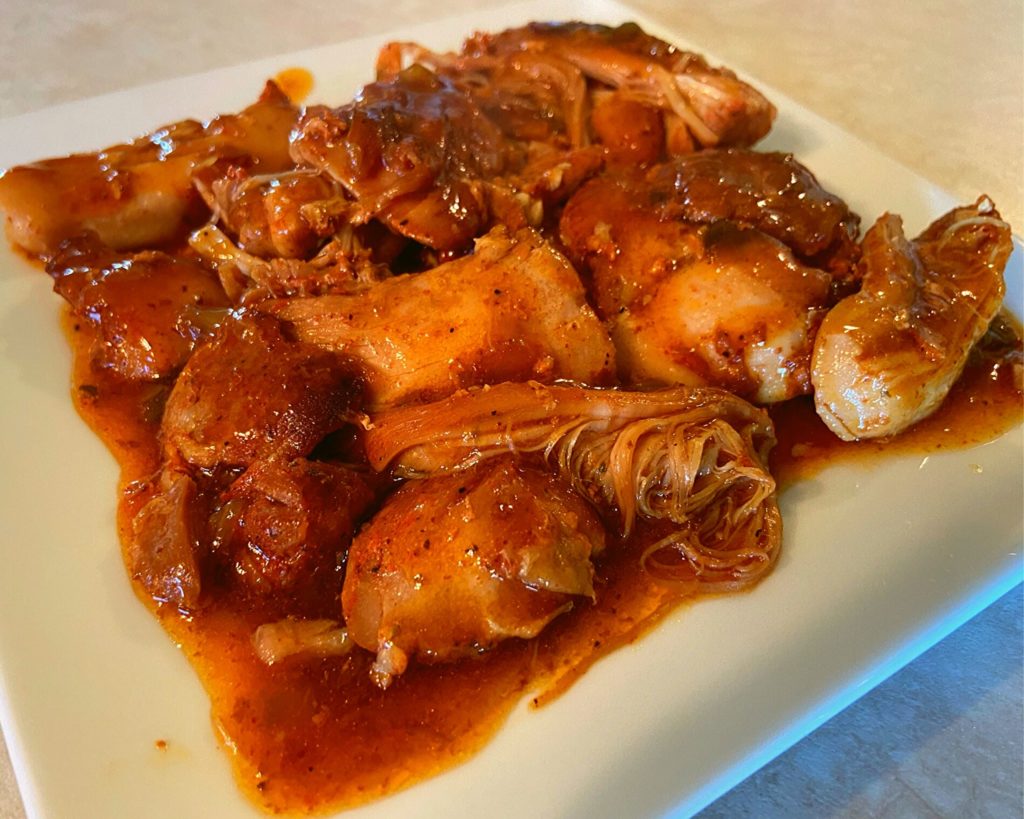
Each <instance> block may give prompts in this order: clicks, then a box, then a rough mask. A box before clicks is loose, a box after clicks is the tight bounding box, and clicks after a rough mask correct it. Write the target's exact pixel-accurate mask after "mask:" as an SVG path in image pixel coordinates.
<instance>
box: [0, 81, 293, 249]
mask: <svg viewBox="0 0 1024 819" xmlns="http://www.w3.org/2000/svg"><path fill="white" fill-rule="evenodd" d="M297 115H298V109H296V108H295V106H293V105H292V104H291V103H290V102H289V101H288V98H287V97H286V96H285V95H284V94H282V93H281V91H280V90H278V88H277V86H275V85H274V84H273V83H267V86H266V88H265V89H264V91H263V94H262V95H261V97H260V99H259V101H257V102H256V103H255V104H253V105H251V106H249V107H248V108H246V109H245V110H244V111H242V112H241V113H239V114H234V115H225V116H220V117H215V118H214V119H212V120H210V121H209V122H208V123H206V124H203V123H199V122H194V121H191V120H188V121H184V122H179V123H175V124H174V125H169V126H167V127H165V128H161V129H160V130H158V131H154V132H153V133H152V134H149V135H148V136H145V137H141V138H139V139H137V140H135V141H133V142H130V143H127V144H125V145H115V146H113V147H111V148H107V149H106V150H104V151H100V152H99V153H95V154H76V155H74V156H68V157H62V158H60V159H48V160H45V161H42V162H34V163H32V164H30V165H20V166H18V167H16V168H11V169H10V170H8V171H6V172H5V173H4V174H3V176H0V209H2V210H4V211H5V212H6V214H7V233H8V236H9V237H10V239H11V241H12V242H14V243H15V244H16V245H19V246H21V247H22V248H24V249H25V250H26V251H28V252H29V253H33V254H37V255H41V256H46V255H49V254H51V253H53V252H54V251H55V250H56V248H57V246H58V244H60V242H61V241H62V240H64V239H67V238H69V237H71V236H75V235H78V234H80V233H82V232H83V231H86V230H91V231H93V232H95V233H96V234H97V235H98V236H99V238H100V240H101V241H102V242H103V243H104V244H106V245H109V246H110V247H113V248H116V249H119V250H126V249H134V248H141V247H146V246H150V247H151V246H153V245H158V244H161V243H163V242H167V241H170V240H172V239H175V238H177V237H180V236H181V235H182V234H183V233H184V231H185V230H187V229H188V228H189V227H194V226H196V225H197V224H199V223H201V222H202V221H203V219H204V218H205V217H206V216H207V211H206V208H205V207H204V205H203V202H202V200H201V199H200V197H199V195H198V193H196V191H195V190H194V188H193V187H192V174H193V172H194V171H195V170H196V169H198V168H200V167H202V166H203V165H206V164H208V163H212V162H214V161H216V160H217V159H218V158H222V157H238V158H242V159H244V161H245V162H247V163H248V164H250V165H251V166H252V167H253V168H258V169H259V172H260V173H271V172H275V171H280V170H284V169H285V168H289V167H291V165H292V162H291V158H290V157H289V155H288V135H289V133H290V131H291V129H292V126H293V125H294V124H295V119H296V117H297Z"/></svg>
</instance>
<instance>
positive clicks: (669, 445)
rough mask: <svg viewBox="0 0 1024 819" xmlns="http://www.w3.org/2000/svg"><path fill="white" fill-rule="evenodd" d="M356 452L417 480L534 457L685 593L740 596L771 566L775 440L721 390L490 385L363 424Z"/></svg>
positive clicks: (762, 418)
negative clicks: (361, 447)
mask: <svg viewBox="0 0 1024 819" xmlns="http://www.w3.org/2000/svg"><path fill="white" fill-rule="evenodd" d="M365 443H366V454H367V457H368V458H369V461H370V464H371V465H372V466H373V467H374V468H375V469H378V470H383V469H386V468H390V469H391V470H392V472H393V473H394V474H396V475H400V476H403V477H408V478H420V479H423V478H430V479H434V478H436V476H438V475H453V476H454V475H458V474H459V473H460V472H461V471H462V470H464V469H469V468H472V467H475V465H477V464H480V463H484V462H487V461H488V460H490V459H492V458H502V457H504V456H506V455H507V454H508V453H509V452H515V453H517V454H518V455H519V456H520V457H530V456H533V457H540V458H541V459H542V462H543V463H544V464H545V465H546V466H547V468H548V469H550V470H551V471H552V472H554V473H555V474H557V475H558V476H559V477H561V478H562V479H563V480H565V481H568V482H569V483H570V484H571V485H572V487H573V488H574V489H575V490H576V491H577V492H578V493H579V494H580V495H581V496H583V497H585V498H587V499H588V500H590V502H591V503H592V504H593V505H594V507H595V508H597V509H599V510H601V511H602V512H603V513H604V514H605V515H607V516H609V517H610V518H612V519H616V518H617V519H618V523H619V527H620V532H621V534H622V536H623V537H624V538H626V539H627V540H628V539H629V538H630V537H631V536H633V535H634V533H636V534H638V535H640V534H641V530H642V529H646V532H644V533H643V537H641V538H640V541H639V543H637V544H633V543H632V542H630V544H629V545H637V546H642V547H643V553H642V555H641V557H640V559H641V560H642V562H643V563H644V564H645V566H646V567H647V568H648V570H649V571H651V572H652V573H653V574H655V576H657V577H660V578H662V579H664V580H670V581H672V582H673V583H677V584H682V585H683V586H685V587H686V588H689V589H693V590H696V589H697V588H701V589H704V590H706V591H734V590H736V589H741V588H748V587H749V586H750V585H751V584H753V583H756V582H757V581H758V580H760V579H761V578H763V577H764V576H765V575H766V574H767V573H768V572H769V571H770V570H771V568H772V566H773V565H774V563H775V560H776V558H777V557H778V552H779V546H780V543H781V539H782V519H781V517H780V515H779V509H778V504H777V502H776V498H775V481H774V480H773V479H772V476H771V474H769V472H768V467H767V459H768V453H769V452H770V450H771V448H772V447H773V446H774V445H775V432H774V429H773V427H772V423H771V420H770V418H769V417H768V414H767V413H766V412H765V411H764V410H761V409H758V408H756V407H754V406H752V405H750V404H748V403H747V402H746V401H743V400H742V399H740V398H737V397H736V396H735V395H732V394H730V393H727V392H725V391H723V390H717V389H709V388H697V389H691V388H687V387H675V388H673V389H667V390H658V391H651V392H626V391H620V390H594V389H585V388H582V387H577V386H570V385H565V384H562V385H554V386H544V385H542V384H537V383H526V384H499V385H497V386H494V387H489V388H488V387H485V388H481V389H472V390H466V391H464V392H460V393H457V394H455V395H453V396H451V397H450V398H447V399H445V400H443V401H438V402H435V403H433V404H426V405H421V406H409V407H401V408H399V409H395V410H391V411H388V412H385V413H381V414H378V415H375V416H374V417H373V419H372V423H371V424H370V425H369V427H368V429H367V431H366V435H365ZM652 530H653V531H654V532H655V533H656V537H655V539H654V542H651V541H650V534H651V531H652Z"/></svg>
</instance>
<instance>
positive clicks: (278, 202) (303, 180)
mask: <svg viewBox="0 0 1024 819" xmlns="http://www.w3.org/2000/svg"><path fill="white" fill-rule="evenodd" d="M193 181H194V182H195V185H196V187H197V188H198V190H199V192H200V194H202V197H203V199H204V200H205V202H206V204H207V206H208V207H209V208H210V210H211V211H212V212H213V213H214V215H215V216H216V217H218V219H219V222H220V225H221V227H222V228H224V229H225V230H227V231H228V232H229V233H230V234H231V235H232V236H233V237H235V239H236V240H237V242H238V245H239V246H240V247H241V248H242V250H245V251H246V252H248V253H252V254H254V255H256V256H260V257H262V258H266V259H271V258H275V257H279V258H284V259H305V258H307V257H309V256H310V255H312V254H313V253H315V252H316V250H317V248H319V247H320V245H322V244H323V243H324V241H325V240H326V239H327V238H328V237H330V236H332V235H333V234H335V233H336V232H337V231H338V230H339V229H340V228H341V227H342V225H344V224H345V223H346V221H347V217H348V213H349V210H350V209H351V203H350V202H349V201H348V200H347V199H346V198H345V196H344V194H343V193H342V191H341V190H340V188H339V187H338V185H337V183H335V182H334V181H333V180H331V179H330V178H329V177H327V176H324V175H323V174H317V173H315V172H313V171H309V170H292V171H285V172H283V173H274V174H263V175H260V176H253V175H251V174H250V173H249V172H248V171H247V170H246V169H245V168H243V167H242V166H240V165H238V164H236V163H234V162H231V161H221V162H217V163H215V164H214V165H210V166H208V167H205V168H200V169H198V170H197V171H196V172H195V174H194V179H193Z"/></svg>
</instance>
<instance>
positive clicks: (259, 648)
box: [252, 617, 353, 665]
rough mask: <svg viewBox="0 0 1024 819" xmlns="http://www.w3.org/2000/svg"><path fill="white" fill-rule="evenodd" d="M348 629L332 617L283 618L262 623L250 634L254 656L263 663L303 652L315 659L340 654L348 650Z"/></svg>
mask: <svg viewBox="0 0 1024 819" xmlns="http://www.w3.org/2000/svg"><path fill="white" fill-rule="evenodd" d="M352 645H353V643H352V640H350V639H349V636H348V630H347V629H345V628H344V627H342V626H341V625H340V624H338V623H337V622H335V621H334V620H297V619H296V618H294V617H285V618H284V619H283V620H278V621H277V622H275V623H264V624H263V625H262V626H260V627H259V628H257V629H256V631H255V633H254V634H253V636H252V647H253V649H254V650H255V651H256V656H257V657H259V658H260V660H261V661H262V662H263V663H264V664H265V665H274V663H279V662H281V660H284V659H286V658H288V657H291V656H294V655H296V654H303V655H307V656H311V657H316V658H324V657H340V656H342V655H344V654H348V652H349V651H351V650H352Z"/></svg>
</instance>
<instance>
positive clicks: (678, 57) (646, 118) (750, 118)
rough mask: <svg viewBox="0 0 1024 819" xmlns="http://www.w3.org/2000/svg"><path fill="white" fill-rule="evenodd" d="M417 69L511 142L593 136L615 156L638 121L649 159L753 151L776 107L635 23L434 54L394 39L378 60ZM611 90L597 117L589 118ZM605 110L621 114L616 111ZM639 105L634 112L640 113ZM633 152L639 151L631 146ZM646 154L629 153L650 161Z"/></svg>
mask: <svg viewBox="0 0 1024 819" xmlns="http://www.w3.org/2000/svg"><path fill="white" fill-rule="evenodd" d="M413 63H419V64H421V65H425V66H428V67H430V68H431V69H432V70H433V71H436V72H438V73H440V74H442V75H443V76H445V77H446V78H449V79H451V80H452V81H453V82H455V83H457V84H458V85H459V86H460V87H461V88H463V89H465V90H466V92H467V93H469V94H471V95H472V96H473V97H474V99H476V100H478V102H479V103H480V105H481V107H482V108H484V110H486V111H487V113H488V114H489V115H490V116H492V118H494V120H495V121H496V122H498V123H500V124H501V125H502V128H503V130H504V131H505V133H506V134H507V135H509V136H514V138H516V139H534V140H537V139H540V140H545V141H552V140H556V139H557V138H558V137H564V138H565V140H566V141H567V142H568V144H569V145H571V146H573V147H581V146H584V145H586V144H588V142H589V140H590V132H591V130H593V132H594V134H595V136H597V138H598V139H599V140H603V139H608V138H610V139H609V143H610V147H613V149H614V150H615V151H621V149H622V148H623V142H624V141H625V142H631V141H632V140H631V139H629V138H627V139H626V140H623V133H624V131H623V128H624V127H625V130H626V131H629V132H632V131H633V127H631V126H627V125H626V122H627V120H628V119H629V118H631V117H632V116H634V114H635V115H636V116H637V117H638V120H639V121H638V123H637V125H639V131H641V132H643V131H647V132H648V133H647V135H646V136H644V137H643V139H644V141H648V140H649V139H650V138H651V135H653V134H656V135H657V136H658V137H659V138H660V140H659V142H658V144H657V150H656V151H653V152H652V154H651V155H650V159H657V158H658V157H659V156H661V155H662V153H663V149H665V148H667V149H668V150H669V152H670V153H675V152H690V151H693V150H695V148H696V147H697V146H698V145H699V146H705V147H710V146H715V145H722V146H726V145H752V144H754V143H755V142H757V140H759V139H760V138H761V137H763V136H764V135H765V134H766V133H768V131H769V129H770V128H771V124H772V121H773V120H774V118H775V108H774V107H773V106H772V105H771V103H769V102H768V101H767V100H766V99H765V98H764V97H763V96H762V95H761V94H760V93H758V92H757V91H756V90H755V89H753V88H751V87H750V86H749V85H747V84H746V83H744V82H743V81H741V80H739V79H737V77H736V75H735V74H733V73H732V72H731V71H728V70H726V69H722V68H711V67H710V66H709V65H708V64H707V62H706V61H705V60H704V58H703V57H701V56H700V55H697V54H693V53H691V52H686V51H679V50H678V49H676V48H675V47H674V46H672V45H670V44H669V43H666V42H664V41H662V40H658V39H657V38H655V37H652V36H650V35H649V34H646V33H645V32H644V31H643V30H642V29H641V28H640V27H639V26H637V25H635V24H626V25H622V26H619V27H617V28H610V27H608V26H603V25H587V24H584V23H531V24H530V25H527V26H524V27H522V28H514V29H508V30H507V31H503V32H500V33H498V34H477V35H475V36H474V37H471V38H470V39H469V40H467V41H466V44H465V46H464V48H463V50H462V51H461V52H460V53H458V54H453V53H436V52H431V51H429V50H427V49H425V48H423V47H422V46H418V45H416V44H415V43H390V44H388V45H387V46H385V47H384V49H383V50H382V51H381V54H380V56H379V57H378V60H377V73H378V76H379V77H389V76H394V75H395V74H397V73H398V72H399V71H400V70H401V69H402V68H403V67H404V66H408V65H411V64H413ZM608 87H611V88H613V89H616V90H617V93H616V94H615V95H614V97H613V98H612V99H611V100H607V99H606V100H605V106H606V108H605V110H604V111H603V112H601V113H600V114H598V113H597V111H596V109H595V111H594V114H595V115H594V116H589V112H590V110H591V108H592V106H593V104H594V102H595V101H594V100H592V99H590V97H589V95H590V94H591V93H592V92H597V93H598V94H600V92H601V90H602V89H606V88H608ZM609 104H611V105H614V106H615V107H617V108H619V110H618V112H617V113H616V114H613V113H612V110H611V108H610V107H607V106H608V105H609ZM637 106H639V108H637ZM632 147H636V146H635V145H634V146H632ZM645 155H646V154H645V153H644V152H643V151H640V152H637V153H636V154H634V156H635V157H636V158H637V160H638V161H649V160H645V159H644V158H643V157H644V156H645Z"/></svg>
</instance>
